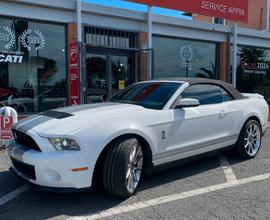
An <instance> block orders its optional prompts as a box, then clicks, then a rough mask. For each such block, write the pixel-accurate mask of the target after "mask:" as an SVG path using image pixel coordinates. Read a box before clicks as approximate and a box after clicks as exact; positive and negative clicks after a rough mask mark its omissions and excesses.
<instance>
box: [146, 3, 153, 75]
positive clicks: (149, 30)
mask: <svg viewBox="0 0 270 220" xmlns="http://www.w3.org/2000/svg"><path fill="white" fill-rule="evenodd" d="M147 33H148V49H149V50H148V59H147V66H148V68H147V70H148V79H152V77H153V75H152V51H151V49H152V6H151V5H148V10H147Z"/></svg>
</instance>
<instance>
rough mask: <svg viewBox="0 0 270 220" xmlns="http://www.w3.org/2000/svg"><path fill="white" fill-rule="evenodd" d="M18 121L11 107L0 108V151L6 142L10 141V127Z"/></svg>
mask: <svg viewBox="0 0 270 220" xmlns="http://www.w3.org/2000/svg"><path fill="white" fill-rule="evenodd" d="M17 121H18V114H17V112H16V110H15V109H13V108H11V107H2V108H0V149H1V148H5V146H6V144H7V141H9V140H10V139H12V133H11V130H10V128H11V125H12V124H14V123H16V122H17Z"/></svg>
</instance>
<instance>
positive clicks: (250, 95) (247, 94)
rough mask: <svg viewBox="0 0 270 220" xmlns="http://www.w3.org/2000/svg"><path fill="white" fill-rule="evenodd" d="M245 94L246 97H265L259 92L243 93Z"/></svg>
mask: <svg viewBox="0 0 270 220" xmlns="http://www.w3.org/2000/svg"><path fill="white" fill-rule="evenodd" d="M242 95H243V96H245V97H246V98H258V99H264V97H263V96H262V95H260V94H257V93H242Z"/></svg>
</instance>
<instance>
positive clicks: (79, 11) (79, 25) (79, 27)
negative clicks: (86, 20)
mask: <svg viewBox="0 0 270 220" xmlns="http://www.w3.org/2000/svg"><path fill="white" fill-rule="evenodd" d="M77 40H78V42H82V3H81V0H77Z"/></svg>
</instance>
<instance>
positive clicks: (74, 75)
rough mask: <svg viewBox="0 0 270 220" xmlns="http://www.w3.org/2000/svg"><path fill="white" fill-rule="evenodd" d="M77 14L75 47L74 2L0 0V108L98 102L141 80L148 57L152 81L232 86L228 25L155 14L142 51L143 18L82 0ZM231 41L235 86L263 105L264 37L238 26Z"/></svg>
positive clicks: (269, 58)
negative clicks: (234, 45) (201, 81)
mask: <svg viewBox="0 0 270 220" xmlns="http://www.w3.org/2000/svg"><path fill="white" fill-rule="evenodd" d="M81 13H82V17H81V20H82V23H81V29H82V31H81V34H82V42H81V43H80V44H77V41H78V39H77V7H76V2H75V1H73V0H58V1H53V0H36V1H34V0H16V1H15V0H14V1H12V0H10V1H4V0H0V103H1V104H2V105H9V106H12V107H14V108H15V109H17V111H18V112H19V113H20V114H31V113H35V112H41V111H45V110H49V109H53V108H59V107H64V106H66V105H70V104H79V103H94V102H101V101H103V100H105V99H106V97H108V96H110V95H112V94H114V93H115V92H116V91H118V90H121V89H123V88H125V87H126V86H128V85H130V84H132V83H134V82H137V81H141V80H147V79H148V68H147V66H148V60H149V59H148V57H149V56H150V54H151V56H152V63H151V66H152V70H153V72H152V78H154V79H157V78H167V77H207V78H214V79H221V80H224V81H227V82H231V63H232V60H231V59H232V56H231V51H232V49H231V47H232V35H233V30H232V28H231V27H230V26H224V25H220V24H212V23H205V22H201V21H196V20H184V19H179V18H174V17H167V16H161V15H155V14H154V15H153V16H152V17H153V18H152V19H153V25H152V29H153V30H152V31H153V35H152V41H153V45H152V48H149V47H148V44H147V42H148V39H147V38H148V34H147V13H143V12H136V11H130V10H124V9H119V8H112V7H105V6H99V5H94V4H87V3H82V12H81ZM238 40H239V47H238V51H239V52H238V60H237V62H238V68H237V72H238V74H237V79H238V81H237V87H238V88H239V89H240V90H241V91H242V92H258V93H261V94H263V95H264V96H265V97H266V99H267V100H268V102H269V103H270V70H269V65H270V44H269V42H270V33H268V32H267V31H259V30H252V29H247V28H244V27H240V28H239V34H238ZM76 63H77V64H78V65H76ZM76 92H77V93H76ZM76 96H78V97H76ZM72 100H77V101H75V102H76V103H74V102H72Z"/></svg>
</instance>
